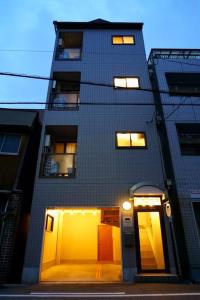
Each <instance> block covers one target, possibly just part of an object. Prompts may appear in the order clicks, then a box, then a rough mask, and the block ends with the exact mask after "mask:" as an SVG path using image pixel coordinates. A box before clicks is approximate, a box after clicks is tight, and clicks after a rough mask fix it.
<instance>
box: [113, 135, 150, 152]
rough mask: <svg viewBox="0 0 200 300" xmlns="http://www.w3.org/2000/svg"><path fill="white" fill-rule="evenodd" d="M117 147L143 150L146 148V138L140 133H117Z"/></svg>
mask: <svg viewBox="0 0 200 300" xmlns="http://www.w3.org/2000/svg"><path fill="white" fill-rule="evenodd" d="M116 135H117V147H119V148H137V147H138V148H144V147H146V138H145V134H144V133H140V132H129V133H128V132H118V133H117V134H116Z"/></svg>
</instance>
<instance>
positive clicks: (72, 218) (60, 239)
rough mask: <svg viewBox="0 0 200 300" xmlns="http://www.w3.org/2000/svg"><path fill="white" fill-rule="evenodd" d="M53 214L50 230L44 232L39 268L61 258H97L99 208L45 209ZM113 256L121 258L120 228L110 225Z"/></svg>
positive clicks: (60, 261) (56, 262)
mask: <svg viewBox="0 0 200 300" xmlns="http://www.w3.org/2000/svg"><path fill="white" fill-rule="evenodd" d="M46 214H49V215H51V216H52V217H53V218H54V226H53V231H47V230H45V232H44V242H43V258H42V270H44V269H46V268H48V267H51V266H53V265H56V264H60V263H64V262H85V263H86V262H88V263H89V262H96V261H97V260H98V225H99V224H101V211H100V210H87V209H86V210H64V209H63V210H62V209H60V210H47V212H46ZM112 237H113V259H114V262H115V263H120V262H121V242H120V239H121V238H120V228H119V227H116V226H112Z"/></svg>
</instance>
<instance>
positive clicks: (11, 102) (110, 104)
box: [0, 101, 200, 109]
mask: <svg viewBox="0 0 200 300" xmlns="http://www.w3.org/2000/svg"><path fill="white" fill-rule="evenodd" d="M0 104H16V105H18V104H19V105H20V104H40V105H41V104H51V105H52V104H54V105H55V104H57V105H63V107H64V105H66V107H67V106H68V105H76V106H77V107H78V106H81V105H108V106H112V105H114V106H120V105H122V106H155V105H156V106H158V105H159V106H177V103H160V104H155V103H150V102H144V103H141V102H135V103H133V102H80V103H77V102H70V103H60V102H56V101H55V102H53V101H48V102H45V101H6V102H3V101H0ZM180 105H181V106H192V105H193V106H197V107H199V106H200V103H195V104H190V103H182V104H180ZM56 108H59V107H55V109H56ZM60 108H62V107H60Z"/></svg>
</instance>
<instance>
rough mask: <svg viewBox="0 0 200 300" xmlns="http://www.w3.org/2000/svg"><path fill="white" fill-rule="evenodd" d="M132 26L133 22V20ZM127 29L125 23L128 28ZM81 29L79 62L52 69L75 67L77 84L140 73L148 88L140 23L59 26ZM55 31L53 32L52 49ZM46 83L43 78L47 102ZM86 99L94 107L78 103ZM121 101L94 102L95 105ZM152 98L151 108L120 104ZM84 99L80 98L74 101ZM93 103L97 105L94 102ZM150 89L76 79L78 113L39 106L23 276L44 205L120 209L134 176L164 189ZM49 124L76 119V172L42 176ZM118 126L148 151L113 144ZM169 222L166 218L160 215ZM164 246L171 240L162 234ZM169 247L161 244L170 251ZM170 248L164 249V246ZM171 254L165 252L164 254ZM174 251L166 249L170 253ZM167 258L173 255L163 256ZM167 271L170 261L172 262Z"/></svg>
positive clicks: (128, 263)
mask: <svg viewBox="0 0 200 300" xmlns="http://www.w3.org/2000/svg"><path fill="white" fill-rule="evenodd" d="M132 27H133V28H134V26H132ZM130 28H131V27H130ZM64 31H66V32H75V31H78V32H80V31H82V32H83V47H82V59H81V60H80V61H58V60H55V55H54V59H53V62H52V69H51V76H53V73H54V72H72V71H76V72H80V73H81V82H86V81H88V82H95V83H103V84H109V85H112V84H113V77H114V76H139V78H140V85H141V88H149V89H150V88H151V85H150V80H149V75H148V68H147V62H146V58H145V50H144V43H143V36H142V31H141V29H126V30H125V29H123V30H120V29H112V30H111V29H103V30H102V29H96V30H95V29H82V30H81V29H68V30H67V29H65V30H64ZM58 34H59V30H57V35H56V42H55V49H56V47H57V42H58ZM123 34H125V35H134V36H135V41H136V43H135V45H130V46H129V45H124V46H123V45H120V46H118V45H112V40H111V38H112V35H123ZM51 89H52V83H51V82H50V84H49V91H48V96H47V101H49V97H50V93H51ZM85 102H91V103H93V104H94V105H84V103H85ZM101 102H103V103H112V102H114V103H120V105H97V104H98V103H101ZM127 102H129V103H141V104H142V103H145V102H148V103H152V106H142V105H126V103H127ZM81 103H83V104H81ZM95 103H96V105H95ZM153 103H154V100H153V95H152V93H151V92H145V91H142V90H119V89H114V88H113V87H102V86H92V85H87V84H81V88H80V108H79V110H78V111H69V110H68V111H67V110H66V111H56V110H55V111H51V110H48V106H47V108H46V111H45V117H44V123H43V133H42V138H41V144H40V153H39V159H38V165H37V174H36V178H35V189H34V199H33V205H32V215H31V224H30V231H29V241H28V244H27V249H26V259H25V264H24V275H23V281H24V282H38V280H39V272H40V262H41V252H42V240H43V229H44V215H45V209H46V208H48V207H79V206H80V207H105V206H108V207H112V206H117V207H121V206H122V203H123V201H125V200H128V199H129V189H130V188H131V187H132V186H133V185H134V184H137V183H139V182H152V183H154V184H155V185H158V186H160V187H161V188H163V189H164V175H163V171H162V170H163V169H162V161H161V153H160V146H159V140H158V136H157V131H156V126H155V122H154V121H151V120H152V117H153V114H154V105H153ZM48 125H55V126H59V125H66V126H67V125H77V126H78V138H77V144H78V145H77V170H76V176H75V178H41V177H40V166H41V157H42V152H43V147H44V138H45V128H46V126H48ZM117 131H129V132H130V131H131V132H138V131H144V132H145V133H146V137H147V149H116V141H115V133H116V132H117ZM166 222H168V221H166ZM168 240H169V241H168V242H169V245H168V248H169V249H171V248H170V247H171V244H170V243H171V241H170V239H169V238H168ZM169 249H168V250H169ZM170 251H171V250H170ZM170 255H171V254H170ZM171 256H173V255H171ZM170 260H171V261H173V257H171V258H170ZM170 268H171V269H173V268H174V267H173V262H172V263H171V267H170ZM123 270H124V280H126V281H133V280H134V277H133V275H134V274H135V273H137V266H136V262H135V250H133V249H128V250H127V249H126V250H124V252H123Z"/></svg>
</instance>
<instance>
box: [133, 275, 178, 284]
mask: <svg viewBox="0 0 200 300" xmlns="http://www.w3.org/2000/svg"><path fill="white" fill-rule="evenodd" d="M135 282H138V283H140V282H141V283H179V282H180V279H179V277H178V275H176V274H172V273H139V274H137V275H136V276H135Z"/></svg>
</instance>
